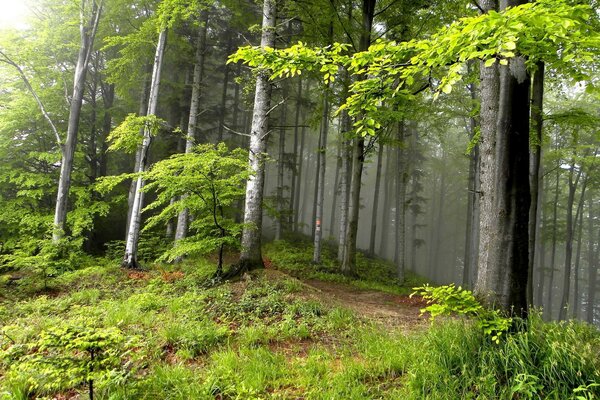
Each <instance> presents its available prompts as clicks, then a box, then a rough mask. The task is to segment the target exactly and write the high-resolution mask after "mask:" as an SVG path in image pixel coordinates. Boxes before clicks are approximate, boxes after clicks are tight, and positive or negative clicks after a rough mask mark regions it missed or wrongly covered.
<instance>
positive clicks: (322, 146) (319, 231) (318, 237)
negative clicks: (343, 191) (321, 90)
mask: <svg viewBox="0 0 600 400" xmlns="http://www.w3.org/2000/svg"><path fill="white" fill-rule="evenodd" d="M330 32H331V34H332V35H333V24H332V25H331V28H330ZM328 90H329V88H325V94H324V96H323V115H322V116H321V118H322V119H321V130H320V134H319V168H318V171H319V174H318V176H317V181H318V185H317V202H316V211H317V212H316V215H315V220H314V221H315V222H314V223H315V240H314V251H313V262H314V263H316V264H320V263H321V245H322V243H321V242H322V239H323V226H322V224H323V202H324V201H325V168H326V165H327V153H326V151H327V135H328V134H329V96H328Z"/></svg>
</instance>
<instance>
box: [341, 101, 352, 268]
mask: <svg viewBox="0 0 600 400" xmlns="http://www.w3.org/2000/svg"><path fill="white" fill-rule="evenodd" d="M341 118H342V132H341V142H342V143H341V146H342V149H341V158H342V167H341V170H340V201H339V203H340V225H339V228H338V231H339V233H338V255H337V258H338V261H339V262H340V263H342V262H343V261H344V253H346V244H347V243H348V242H347V240H346V232H347V231H348V211H349V204H350V170H351V168H352V159H351V153H350V141H349V140H348V139H347V138H346V135H347V134H348V132H349V131H350V129H351V125H352V123H351V121H350V116H349V115H348V112H347V111H346V110H343V111H342V116H341Z"/></svg>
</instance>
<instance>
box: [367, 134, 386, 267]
mask: <svg viewBox="0 0 600 400" xmlns="http://www.w3.org/2000/svg"><path fill="white" fill-rule="evenodd" d="M383 147H384V146H383V143H382V142H381V138H380V139H379V146H378V149H377V167H376V170H375V192H374V193H373V210H372V212H371V237H370V240H369V255H371V256H375V241H376V237H377V214H378V212H379V191H380V189H381V168H382V165H383Z"/></svg>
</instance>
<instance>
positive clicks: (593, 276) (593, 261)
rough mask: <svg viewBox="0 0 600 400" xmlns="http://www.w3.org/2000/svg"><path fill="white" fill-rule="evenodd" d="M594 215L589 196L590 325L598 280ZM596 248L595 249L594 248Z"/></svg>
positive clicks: (588, 297) (587, 309)
mask: <svg viewBox="0 0 600 400" xmlns="http://www.w3.org/2000/svg"><path fill="white" fill-rule="evenodd" d="M595 217H596V215H595V213H594V200H593V198H592V196H590V199H589V202H588V257H587V258H588V293H587V307H586V310H585V312H586V320H587V322H589V323H590V324H593V323H594V302H595V299H596V282H597V278H598V264H597V263H598V250H597V248H598V247H599V246H598V245H597V243H598V242H595V241H594V238H595V237H596V236H595V232H594V219H595ZM594 247H597V248H594Z"/></svg>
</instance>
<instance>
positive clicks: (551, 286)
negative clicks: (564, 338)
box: [546, 160, 560, 318]
mask: <svg viewBox="0 0 600 400" xmlns="http://www.w3.org/2000/svg"><path fill="white" fill-rule="evenodd" d="M559 182H560V160H559V161H558V165H557V168H556V186H555V187H554V203H553V206H552V207H553V211H552V249H551V253H550V276H549V282H548V300H547V304H546V309H547V311H548V317H549V318H552V306H553V304H552V300H553V295H554V294H555V293H553V290H554V268H555V266H556V241H557V230H558V229H557V228H558V227H557V219H558V194H559V189H558V186H559Z"/></svg>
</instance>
